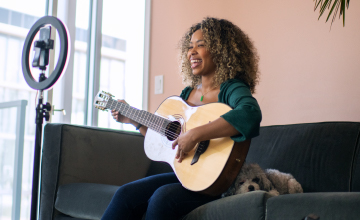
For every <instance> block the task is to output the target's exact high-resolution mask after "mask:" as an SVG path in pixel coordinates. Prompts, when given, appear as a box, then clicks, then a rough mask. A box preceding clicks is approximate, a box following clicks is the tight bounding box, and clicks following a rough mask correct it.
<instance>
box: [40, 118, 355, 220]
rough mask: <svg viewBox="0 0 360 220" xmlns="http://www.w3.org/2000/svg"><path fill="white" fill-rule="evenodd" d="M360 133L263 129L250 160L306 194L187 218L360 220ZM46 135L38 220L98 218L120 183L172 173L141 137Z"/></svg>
mask: <svg viewBox="0 0 360 220" xmlns="http://www.w3.org/2000/svg"><path fill="white" fill-rule="evenodd" d="M359 136H360V123H359V122H319V123H304V124H291V125H275V126H264V127H261V128H260V135H259V136H258V137H256V138H253V139H252V141H251V145H250V149H249V152H248V154H247V157H246V163H258V164H259V165H260V166H261V167H262V168H263V169H266V168H272V169H278V170H279V171H281V172H285V173H291V174H292V175H293V176H294V177H295V178H296V180H297V181H299V182H300V183H301V185H302V187H303V190H304V193H299V194H286V195H280V196H271V195H270V194H269V193H267V192H265V191H254V192H249V193H245V194H239V195H234V196H229V197H225V198H221V199H218V200H215V201H213V202H210V203H207V204H205V205H203V206H200V207H198V208H197V209H195V210H193V211H192V212H190V213H189V214H188V215H186V216H184V218H183V219H185V220H198V219H204V220H205V219H206V220H212V219H214V220H215V219H246V220H248V219H251V220H253V219H254V220H255V219H259V220H260V219H261V220H264V219H265V220H272V219H290V220H291V219H294V220H295V219H296V220H301V219H316V218H315V217H318V219H321V220H325V219H360V209H359V207H360V154H359V150H360V142H359ZM43 138H44V139H43V148H42V163H41V190H40V201H39V202H40V204H39V209H40V210H39V219H40V220H49V219H54V220H75V219H76V220H80V219H100V218H101V216H102V214H103V212H104V211H105V209H106V207H107V205H108V204H109V202H110V200H111V198H112V195H113V194H114V193H115V191H116V190H117V188H118V187H119V186H121V185H123V184H125V183H127V182H130V181H133V180H136V179H139V178H142V177H145V176H149V175H153V174H157V173H164V172H172V170H171V168H170V166H169V165H168V164H166V163H162V162H154V161H150V160H149V159H148V158H147V157H146V155H145V153H144V150H143V141H144V137H143V136H141V135H140V134H139V133H136V132H125V131H118V130H112V129H102V128H96V127H86V126H76V125H69V124H51V123H49V124H46V126H45V127H44V135H43ZM140 219H141V216H140Z"/></svg>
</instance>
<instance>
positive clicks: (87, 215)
mask: <svg viewBox="0 0 360 220" xmlns="http://www.w3.org/2000/svg"><path fill="white" fill-rule="evenodd" d="M118 188H119V186H113V185H106V184H98V183H70V184H65V185H62V186H60V187H59V189H58V192H57V199H56V202H55V208H56V209H57V210H59V211H60V212H62V213H66V214H68V215H70V216H73V217H76V218H84V219H91V218H94V217H95V219H100V218H101V216H102V215H103V214H104V211H105V209H106V208H107V206H108V205H109V203H110V201H111V199H112V197H113V195H114V193H115V192H116V190H117V189H118Z"/></svg>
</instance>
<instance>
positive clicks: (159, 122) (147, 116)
mask: <svg viewBox="0 0 360 220" xmlns="http://www.w3.org/2000/svg"><path fill="white" fill-rule="evenodd" d="M106 108H107V109H110V110H114V109H115V110H116V111H119V112H120V114H122V115H124V116H125V117H128V118H130V119H131V120H134V121H136V122H137V123H140V124H142V125H145V126H146V127H148V128H151V129H152V130H154V131H156V132H158V133H160V134H161V135H165V136H166V134H165V132H166V128H167V127H168V125H169V124H170V123H171V121H170V120H168V119H165V118H163V117H160V116H157V115H154V114H152V113H150V112H147V111H144V110H140V109H137V108H134V107H131V106H130V105H127V104H125V103H122V102H118V101H116V100H113V99H110V100H109V101H108V102H107V104H106Z"/></svg>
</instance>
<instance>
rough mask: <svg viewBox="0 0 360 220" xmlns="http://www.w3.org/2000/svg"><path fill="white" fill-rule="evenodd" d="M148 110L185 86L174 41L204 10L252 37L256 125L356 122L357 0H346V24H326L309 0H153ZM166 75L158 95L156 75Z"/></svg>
mask: <svg viewBox="0 0 360 220" xmlns="http://www.w3.org/2000/svg"><path fill="white" fill-rule="evenodd" d="M151 13H152V15H151V16H152V18H151V19H152V20H151V39H150V40H151V43H150V82H149V83H150V85H149V89H150V90H149V111H151V112H154V111H155V110H156V109H157V107H158V106H159V105H160V104H161V102H162V101H163V100H164V99H165V98H166V97H168V96H170V95H179V94H180V92H181V90H182V88H183V87H184V86H183V85H182V83H181V78H180V75H179V67H178V66H179V63H178V50H177V43H178V41H179V40H180V38H181V36H182V35H183V33H184V32H185V31H186V30H187V28H188V27H189V26H190V25H192V24H193V23H197V22H199V21H200V20H201V19H202V18H203V17H205V16H213V17H218V18H225V19H229V20H230V21H232V22H233V23H235V24H237V25H238V26H239V27H240V28H242V29H243V30H244V31H245V32H246V33H248V35H249V36H250V37H251V38H252V39H253V41H254V43H255V46H256V47H257V49H258V53H259V55H260V71H261V78H260V84H259V85H258V86H257V92H256V94H255V95H254V96H255V97H256V99H257V100H258V102H259V104H260V107H261V109H262V112H263V121H262V125H263V126H264V125H274V124H292V123H304V122H319V121H360V1H351V3H350V8H349V10H347V11H346V26H345V27H342V21H341V20H339V19H336V20H335V22H334V23H333V25H332V29H331V31H330V22H328V23H325V16H324V17H322V18H321V19H320V21H318V19H317V18H318V10H317V11H316V12H314V2H313V1H311V0H308V1H304V0H294V1H283V0H272V1H266V0H261V1H245V0H237V1H235V0H221V1H220V0H197V1H192V0H171V1H169V0H153V1H152V11H151ZM156 75H164V94H160V95H155V94H154V77H155V76H156Z"/></svg>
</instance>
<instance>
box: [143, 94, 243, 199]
mask: <svg viewBox="0 0 360 220" xmlns="http://www.w3.org/2000/svg"><path fill="white" fill-rule="evenodd" d="M230 110H231V108H230V107H229V106H228V105H226V104H223V103H210V104H206V105H201V106H195V107H194V106H189V105H188V104H187V103H186V102H184V101H183V100H182V99H181V98H180V97H178V96H171V97H169V98H167V99H166V100H165V101H164V102H163V103H162V104H161V105H160V106H159V108H158V109H157V111H156V113H155V115H158V116H161V117H163V118H166V119H168V120H171V121H178V122H179V123H180V124H181V125H182V126H181V132H182V133H183V132H186V131H188V130H190V129H192V128H195V127H198V126H201V125H204V124H207V123H209V122H211V121H214V120H216V119H218V118H219V117H220V116H221V115H223V114H225V113H226V112H228V111H230ZM172 143H173V140H169V138H168V137H166V136H163V135H161V134H159V133H158V132H155V131H154V130H152V129H150V128H149V129H148V130H147V134H146V136H145V143H144V148H145V153H146V155H147V156H148V157H149V158H150V159H151V160H154V161H163V162H166V163H168V164H169V165H170V166H171V167H172V169H173V170H174V172H175V174H176V176H177V177H178V179H179V181H180V182H181V184H182V185H183V186H184V187H185V188H187V189H189V190H191V191H195V192H200V193H204V194H207V195H213V196H215V195H219V194H221V193H223V192H224V191H225V190H226V189H227V188H228V187H229V186H230V185H231V183H232V182H233V181H234V180H235V178H236V176H237V174H238V173H239V171H240V169H241V166H242V165H243V163H244V161H245V157H246V155H247V152H248V149H249V146H250V140H246V141H244V142H234V141H233V140H232V139H231V138H230V137H225V138H217V139H212V140H210V141H209V144H208V147H207V149H206V150H205V152H203V153H202V154H201V155H200V157H199V159H198V161H197V162H196V163H194V164H192V165H191V162H192V160H193V157H194V155H195V152H196V149H194V150H193V151H191V152H189V153H188V155H187V156H186V158H185V159H184V160H183V161H182V162H181V163H179V162H177V160H176V159H175V154H176V149H175V150H173V149H172Z"/></svg>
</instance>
